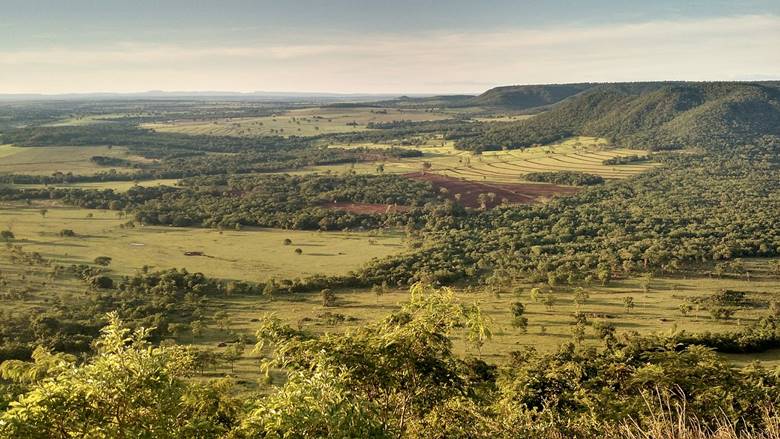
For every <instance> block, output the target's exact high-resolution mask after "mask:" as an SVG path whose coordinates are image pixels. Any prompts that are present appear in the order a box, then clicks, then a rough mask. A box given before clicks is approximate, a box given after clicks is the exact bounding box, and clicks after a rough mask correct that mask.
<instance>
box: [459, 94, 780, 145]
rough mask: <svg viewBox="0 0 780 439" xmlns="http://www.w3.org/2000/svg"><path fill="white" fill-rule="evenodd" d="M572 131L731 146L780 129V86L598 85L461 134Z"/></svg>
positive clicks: (622, 139)
mask: <svg viewBox="0 0 780 439" xmlns="http://www.w3.org/2000/svg"><path fill="white" fill-rule="evenodd" d="M573 135H588V136H595V137H604V138H607V139H609V140H610V141H613V142H615V143H618V144H620V145H622V146H628V147H632V148H638V149H649V150H668V149H679V148H683V147H686V146H687V147H691V146H693V147H703V148H706V149H721V148H728V147H729V146H730V145H733V144H734V143H735V142H743V143H744V142H749V141H754V140H756V139H758V138H760V137H761V136H766V135H770V136H771V135H774V136H777V135H780V89H778V88H777V87H775V86H773V85H771V84H760V83H728V82H722V83H719V82H716V83H634V84H603V85H598V86H595V87H593V88H591V89H589V90H587V91H586V92H584V93H581V94H579V95H577V96H576V97H574V98H571V99H568V100H566V101H564V102H561V103H560V104H559V105H557V106H555V107H554V108H553V109H551V110H550V111H547V112H545V113H542V114H539V115H537V116H535V117H533V118H531V119H528V120H525V121H520V122H514V123H509V124H507V123H493V124H483V125H480V126H478V127H476V128H472V129H469V130H466V131H465V132H464V133H463V134H462V135H459V134H457V133H456V134H454V135H452V138H454V139H456V140H457V145H458V147H459V148H462V149H465V150H473V151H480V150H482V151H484V150H497V149H506V148H508V149H518V148H525V147H529V146H531V145H534V144H546V143H551V142H553V141H556V140H560V139H563V138H566V137H570V136H573Z"/></svg>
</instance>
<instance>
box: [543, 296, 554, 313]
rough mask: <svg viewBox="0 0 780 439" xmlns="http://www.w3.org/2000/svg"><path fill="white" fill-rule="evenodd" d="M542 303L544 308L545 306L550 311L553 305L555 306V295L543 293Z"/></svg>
mask: <svg viewBox="0 0 780 439" xmlns="http://www.w3.org/2000/svg"><path fill="white" fill-rule="evenodd" d="M542 303H544V306H545V308H547V311H552V310H553V307H554V306H555V296H554V295H553V294H552V293H548V294H545V296H544V300H543V301H542Z"/></svg>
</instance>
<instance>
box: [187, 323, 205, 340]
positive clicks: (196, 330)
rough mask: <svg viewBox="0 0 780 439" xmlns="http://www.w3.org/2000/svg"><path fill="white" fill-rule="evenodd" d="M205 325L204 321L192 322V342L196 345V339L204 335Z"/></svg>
mask: <svg viewBox="0 0 780 439" xmlns="http://www.w3.org/2000/svg"><path fill="white" fill-rule="evenodd" d="M205 329H206V328H205V325H204V324H203V321H202V320H193V321H191V322H190V332H191V333H192V342H193V343H195V339H196V338H199V337H201V336H202V335H203V331H204V330H205Z"/></svg>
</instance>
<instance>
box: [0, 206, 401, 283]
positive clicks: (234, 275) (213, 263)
mask: <svg viewBox="0 0 780 439" xmlns="http://www.w3.org/2000/svg"><path fill="white" fill-rule="evenodd" d="M41 209H47V210H46V212H45V216H44V215H42V214H41ZM90 215H91V217H90ZM127 221H128V219H127V218H118V216H117V212H113V211H106V210H87V209H77V208H71V207H59V206H55V205H49V206H44V205H33V206H24V205H20V204H4V205H0V230H11V231H12V232H13V233H14V235H15V236H16V239H15V242H16V243H17V244H20V245H22V247H23V248H24V250H25V251H27V252H39V253H40V254H41V255H42V256H43V257H44V258H45V259H49V260H52V261H54V262H55V263H57V264H63V265H70V264H80V263H92V261H93V260H94V258H95V257H97V256H109V257H111V258H112V259H113V262H112V264H111V267H110V268H111V270H112V272H113V273H116V274H131V273H133V272H135V270H138V269H140V268H142V267H143V266H149V267H150V268H152V269H167V268H182V267H185V268H187V269H188V270H190V271H199V272H202V273H204V274H206V275H209V276H214V277H219V278H225V279H240V280H248V281H263V280H267V279H269V278H295V277H306V276H310V275H314V274H330V275H335V274H346V273H347V272H349V271H350V270H354V269H356V268H358V267H359V266H360V265H361V264H363V263H365V262H366V261H368V260H370V259H372V258H377V257H385V256H388V255H390V254H394V253H398V252H400V251H402V250H404V246H403V237H402V236H401V235H400V234H398V233H389V232H388V233H381V232H376V233H357V232H355V233H352V232H350V233H347V232H307V231H293V230H276V229H257V230H250V229H246V230H241V231H236V230H228V231H219V230H215V229H203V228H174V227H151V226H145V227H142V226H136V227H133V228H128V227H124V228H123V227H120V225H121V224H123V223H126V222H127ZM63 229H71V230H73V231H74V232H75V233H76V235H77V236H75V237H61V236H59V232H60V231H61V230H63ZM285 239H290V240H292V244H291V245H284V240H285ZM296 248H300V249H301V250H302V253H301V254H297V253H296V252H295V249H296ZM185 252H200V253H202V256H186V255H185V254H184V253H185ZM5 268H6V269H8V267H5ZM0 269H2V268H0Z"/></svg>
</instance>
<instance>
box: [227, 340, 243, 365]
mask: <svg viewBox="0 0 780 439" xmlns="http://www.w3.org/2000/svg"><path fill="white" fill-rule="evenodd" d="M244 349H245V347H244V343H242V342H240V341H239V342H236V343H232V344H230V345H229V346H228V347H227V349H225V352H223V353H222V358H224V359H225V361H227V362H228V363H230V373H235V372H236V361H238V360H240V359H241V357H243V356H244Z"/></svg>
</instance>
